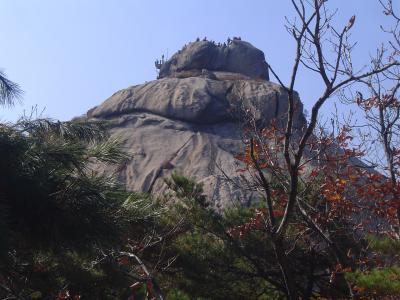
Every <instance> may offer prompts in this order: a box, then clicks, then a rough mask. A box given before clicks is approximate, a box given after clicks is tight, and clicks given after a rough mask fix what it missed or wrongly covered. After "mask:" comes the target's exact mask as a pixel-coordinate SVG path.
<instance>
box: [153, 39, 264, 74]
mask: <svg viewBox="0 0 400 300" xmlns="http://www.w3.org/2000/svg"><path fill="white" fill-rule="evenodd" d="M202 69H206V70H208V71H226V72H232V73H240V74H243V75H246V76H249V77H250V78H253V79H262V80H269V73H268V65H267V62H266V61H265V56H264V53H263V52H262V51H261V50H259V49H257V48H255V47H254V46H253V45H251V44H250V43H248V42H245V41H241V40H238V39H234V40H233V41H232V42H230V43H229V45H217V44H215V43H213V42H210V41H198V42H192V43H189V44H188V45H186V46H185V47H184V48H183V49H182V50H180V51H178V52H177V53H176V54H174V55H173V56H172V57H171V58H170V59H169V60H168V61H166V62H165V63H164V64H163V65H162V67H161V69H160V74H159V78H164V77H174V76H177V74H179V73H181V72H184V71H191V70H202Z"/></svg>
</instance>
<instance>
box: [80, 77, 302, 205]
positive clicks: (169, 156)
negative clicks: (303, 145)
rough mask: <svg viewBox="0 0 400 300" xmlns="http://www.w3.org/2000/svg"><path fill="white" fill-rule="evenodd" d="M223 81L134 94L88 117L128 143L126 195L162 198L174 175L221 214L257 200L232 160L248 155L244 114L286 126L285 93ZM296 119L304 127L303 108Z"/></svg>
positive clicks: (167, 82)
mask: <svg viewBox="0 0 400 300" xmlns="http://www.w3.org/2000/svg"><path fill="white" fill-rule="evenodd" d="M218 76H220V78H223V77H225V78H230V79H229V80H220V79H219V80H215V79H210V78H204V77H201V75H200V77H189V78H163V79H159V80H155V81H152V82H148V83H146V84H142V85H137V86H133V87H130V88H127V89H124V90H121V91H119V92H117V93H115V94H114V95H112V96H111V97H110V98H109V99H107V100H106V101H105V102H104V103H103V104H101V105H99V106H97V107H95V108H93V109H92V110H90V111H89V112H88V114H87V115H88V118H90V119H107V120H109V121H110V123H112V126H111V133H112V135H114V136H118V137H120V138H122V139H123V140H125V141H126V142H125V146H126V149H127V150H128V151H130V152H131V153H132V154H133V158H132V160H131V161H129V162H128V163H127V165H126V166H124V167H123V168H121V169H120V172H119V177H120V179H121V181H122V182H124V183H125V184H126V186H127V188H128V189H130V190H134V191H141V192H151V193H153V194H162V193H163V192H164V191H165V190H166V185H165V183H164V178H166V177H169V176H170V175H171V173H172V172H174V171H176V172H179V173H182V174H183V175H186V176H189V177H194V178H196V179H197V180H198V181H199V182H202V183H203V184H204V189H205V191H206V194H207V195H208V198H209V199H210V201H211V202H212V204H213V205H214V207H215V208H216V209H223V208H224V207H226V206H229V205H232V204H233V203H248V202H250V201H252V200H255V199H256V198H257V197H258V196H257V195H256V194H255V193H254V192H251V191H246V190H244V189H243V185H242V188H239V187H238V186H237V185H236V184H235V182H236V183H238V182H239V181H240V178H239V176H240V175H241V174H239V173H238V172H237V169H238V168H239V166H238V164H237V161H236V160H235V158H234V155H235V154H238V153H241V152H242V151H243V147H244V146H243V142H242V135H241V131H240V129H239V127H240V126H239V123H238V121H239V119H240V114H238V111H240V109H243V108H245V109H249V110H250V111H253V112H254V114H255V118H256V120H257V121H258V122H268V121H269V120H271V119H273V118H277V119H282V118H283V117H284V113H285V111H286V109H287V98H286V93H285V91H284V90H283V89H282V88H280V87H279V86H278V85H277V84H274V83H272V82H269V81H257V80H249V79H248V80H238V79H236V80H234V79H235V77H234V76H233V75H232V74H230V73H218ZM226 76H228V77H226ZM232 76H233V77H232ZM239 78H242V77H239ZM295 119H296V126H297V127H301V126H303V125H304V124H305V120H304V117H303V114H302V104H301V102H300V100H297V111H296V117H295ZM224 174H226V175H228V176H229V177H230V178H232V180H233V181H232V182H229V181H227V180H226V178H225V175H224Z"/></svg>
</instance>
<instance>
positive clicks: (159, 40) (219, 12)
mask: <svg viewBox="0 0 400 300" xmlns="http://www.w3.org/2000/svg"><path fill="white" fill-rule="evenodd" d="M327 3H328V4H329V6H330V7H331V8H338V9H339V12H338V14H337V18H336V21H335V22H337V24H341V26H344V25H345V24H347V21H348V20H349V18H350V17H351V16H352V15H354V14H355V15H356V16H357V21H356V24H355V26H354V29H353V38H354V40H357V41H358V44H357V48H356V50H355V62H356V64H358V65H359V66H362V65H363V63H366V62H368V58H369V55H370V54H371V53H373V51H374V49H375V46H376V45H377V44H379V43H380V42H382V41H384V39H385V36H384V35H383V34H382V33H381V31H380V29H379V25H381V24H385V23H386V21H387V20H386V18H385V17H384V16H383V14H382V9H381V8H380V6H379V4H378V1H377V0H347V1H343V0H329V1H328V2H327ZM293 15H294V13H293V9H292V7H291V5H290V1H289V0H263V1H262V0H246V1H244V0H240V1H239V0H197V1H195V0H186V1H183V0H56V1H54V0H1V1H0V37H1V39H2V43H1V47H0V58H1V63H0V67H1V68H2V69H3V70H4V71H5V72H6V74H7V75H8V77H9V78H10V79H11V80H13V81H15V82H17V83H19V84H20V85H21V87H22V89H23V90H24V91H25V94H24V99H23V102H22V104H17V105H16V106H15V107H13V108H11V109H5V108H1V111H0V120H15V119H17V118H18V116H20V115H21V114H22V113H23V112H24V111H25V112H26V113H29V112H30V111H31V107H33V106H37V107H38V111H42V110H44V116H47V117H51V118H55V119H61V120H69V119H71V118H72V117H74V116H79V115H82V114H84V113H85V112H86V111H87V110H88V109H89V108H91V107H93V106H95V105H98V104H100V103H101V102H102V101H104V100H105V99H106V98H107V97H109V96H110V95H112V94H113V93H114V92H116V91H117V90H119V89H122V88H125V87H128V86H130V85H135V84H140V83H143V82H145V81H150V80H154V79H155V77H156V71H155V68H154V61H155V59H156V58H159V57H161V55H162V54H166V55H168V56H171V55H172V54H173V53H174V52H175V51H176V50H178V49H180V48H181V47H182V46H183V44H185V43H187V42H189V41H192V40H195V39H196V37H204V36H207V37H208V38H209V39H212V40H215V41H217V42H218V41H225V40H226V38H227V37H229V36H230V37H232V36H241V37H242V39H244V40H247V41H249V42H251V43H252V44H253V45H255V46H256V47H258V48H260V49H261V50H263V51H264V53H265V55H266V59H267V61H268V62H269V63H270V64H271V65H272V66H273V67H274V68H275V69H276V70H277V71H278V73H279V74H280V75H281V76H282V78H283V79H285V80H287V79H288V77H289V74H290V70H291V64H292V62H293V54H294V42H293V40H292V39H291V37H290V36H289V34H288V33H287V32H286V31H285V28H284V24H285V19H284V17H285V16H287V17H289V18H292V17H293ZM321 87H322V85H321V81H319V80H318V78H316V77H315V76H313V75H310V74H309V73H301V74H300V76H299V80H298V82H297V85H296V89H297V90H298V91H299V93H300V95H301V99H302V100H303V102H304V104H305V107H306V108H307V109H310V107H311V105H312V103H313V102H314V101H315V98H316V97H317V96H318V92H319V91H320V90H321ZM331 109H332V104H329V105H327V106H326V108H325V110H324V113H325V115H329V112H330V110H331Z"/></svg>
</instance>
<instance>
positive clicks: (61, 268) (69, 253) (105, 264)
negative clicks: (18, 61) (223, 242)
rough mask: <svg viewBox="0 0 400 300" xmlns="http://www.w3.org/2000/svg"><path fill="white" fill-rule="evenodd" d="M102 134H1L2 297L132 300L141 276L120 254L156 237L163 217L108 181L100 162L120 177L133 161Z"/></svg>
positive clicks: (31, 125) (70, 129) (75, 129)
mask: <svg viewBox="0 0 400 300" xmlns="http://www.w3.org/2000/svg"><path fill="white" fill-rule="evenodd" d="M102 130H103V125H102V124H99V123H94V124H91V123H73V122H69V123H61V122H53V121H51V120H33V121H30V120H26V119H24V120H20V121H19V122H17V123H16V124H10V125H5V124H2V125H0V168H1V170H2V172H1V174H0V190H1V193H0V213H1V215H2V218H1V221H0V232H1V238H0V251H1V256H0V296H3V297H19V298H37V299H39V298H40V299H57V297H58V296H59V295H60V294H62V293H68V294H70V296H71V297H72V296H74V295H80V296H81V297H83V298H84V299H100V298H101V299H122V298H128V297H129V295H131V294H132V290H131V289H130V288H129V286H130V285H131V284H132V281H133V280H135V275H137V274H135V269H134V268H126V267H123V266H121V265H120V264H118V260H117V258H118V253H119V251H124V250H126V245H127V242H128V241H131V242H133V241H136V240H137V241H141V240H143V239H144V238H145V237H146V236H147V234H148V232H152V234H154V232H155V230H156V229H158V227H157V223H156V219H157V218H159V217H160V212H161V210H159V208H158V206H157V205H156V204H154V203H152V201H151V199H150V198H149V197H147V196H144V195H133V194H130V193H127V192H126V191H125V190H124V189H123V188H122V187H121V186H120V185H119V184H118V183H117V181H116V179H115V178H114V177H113V176H111V175H107V174H109V173H104V172H102V171H100V169H99V164H98V163H99V162H101V163H103V164H104V167H107V168H114V167H118V166H119V165H120V164H122V163H124V162H125V161H126V160H127V159H129V155H128V154H127V153H125V152H123V151H122V150H121V145H122V144H121V141H119V140H118V139H115V138H112V139H110V138H109V137H108V136H107V135H106V134H105V133H104V132H103V131H102ZM95 163H97V164H95ZM160 230H161V229H160ZM153 248H154V249H153V250H152V251H154V252H155V253H156V248H157V247H153ZM157 254H158V253H157ZM151 257H152V254H149V255H148V258H149V259H150V260H151ZM138 299H140V298H138Z"/></svg>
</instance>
